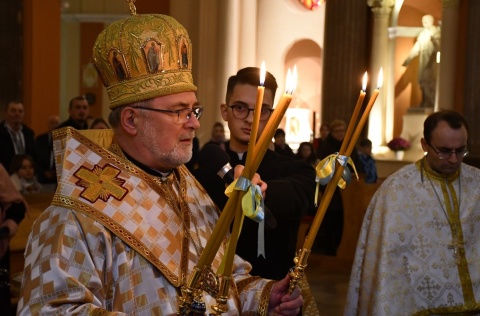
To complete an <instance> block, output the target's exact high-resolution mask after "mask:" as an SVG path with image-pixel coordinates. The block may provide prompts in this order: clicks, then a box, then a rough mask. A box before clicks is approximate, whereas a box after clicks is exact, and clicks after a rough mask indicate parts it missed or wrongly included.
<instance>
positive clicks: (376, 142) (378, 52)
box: [367, 0, 395, 147]
mask: <svg viewBox="0 0 480 316" xmlns="http://www.w3.org/2000/svg"><path fill="white" fill-rule="evenodd" d="M367 4H368V6H370V7H371V8H372V9H371V10H372V12H373V34H372V55H371V59H370V71H369V72H368V74H369V89H370V92H372V91H373V90H374V89H375V88H376V86H377V79H378V73H379V70H380V68H382V67H383V69H384V71H385V69H386V66H387V64H388V41H389V40H388V26H389V19H390V13H391V12H392V8H393V6H394V4H395V0H367ZM386 80H388V75H387V76H385V73H384V83H383V86H385V87H388V82H387V81H386ZM385 90H386V89H385ZM385 90H380V94H379V96H378V98H377V101H376V103H375V105H374V106H373V108H372V111H371V112H370V117H369V122H368V138H369V139H370V140H371V141H372V143H373V147H378V146H380V145H382V144H384V143H385V125H386V124H385V123H386V113H387V111H386V103H387V102H386V101H387V93H385Z"/></svg>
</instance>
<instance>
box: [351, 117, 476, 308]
mask: <svg viewBox="0 0 480 316" xmlns="http://www.w3.org/2000/svg"><path fill="white" fill-rule="evenodd" d="M423 135H424V137H423V138H422V140H421V144H422V148H423V150H424V151H425V153H426V155H425V156H424V157H423V158H422V159H420V160H419V161H417V162H415V163H413V164H410V165H408V166H405V167H404V168H402V169H400V170H399V171H397V172H396V173H394V174H393V175H391V176H390V177H388V178H387V179H386V180H385V182H384V183H383V184H382V186H381V187H380V188H379V189H378V190H377V192H376V194H375V196H374V197H373V199H372V201H371V203H370V205H369V207H368V209H367V213H366V214H365V217H364V222H363V227H362V231H361V233H360V237H359V242H358V246H357V252H356V255H355V261H354V265H353V268H352V275H351V278H350V287H349V292H348V298H347V306H346V309H345V315H444V314H449V315H452V314H457V313H458V314H462V315H467V314H468V315H478V314H479V312H480V305H479V303H478V301H479V295H480V274H479V271H480V243H479V242H478V236H479V234H480V188H479V186H478V182H479V179H480V170H478V169H477V168H474V167H472V166H469V165H466V164H464V163H462V160H463V158H464V157H465V155H467V153H468V125H467V122H466V121H465V119H464V118H463V117H462V116H461V115H460V114H458V113H456V112H454V111H440V112H436V113H432V114H430V115H429V116H428V117H427V119H426V120H425V122H424V131H423Z"/></svg>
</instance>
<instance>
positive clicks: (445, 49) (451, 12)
mask: <svg viewBox="0 0 480 316" xmlns="http://www.w3.org/2000/svg"><path fill="white" fill-rule="evenodd" d="M459 4H460V0H442V33H441V36H442V37H441V43H440V52H441V57H440V73H439V76H440V79H439V89H438V90H437V93H438V108H439V109H453V108H454V106H453V102H454V94H455V91H454V90H455V77H456V76H455V74H456V71H455V65H456V60H457V47H458V45H457V42H458V39H457V32H458V15H459V13H458V9H459Z"/></svg>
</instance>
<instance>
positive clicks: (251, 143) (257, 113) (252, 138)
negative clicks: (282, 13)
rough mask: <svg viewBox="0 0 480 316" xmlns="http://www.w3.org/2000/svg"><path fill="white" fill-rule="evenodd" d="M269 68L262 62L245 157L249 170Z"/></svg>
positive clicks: (249, 176)
mask: <svg viewBox="0 0 480 316" xmlns="http://www.w3.org/2000/svg"><path fill="white" fill-rule="evenodd" d="M266 73H267V70H266V67H265V62H264V61H263V62H262V65H261V67H260V85H259V86H258V88H257V100H256V102H255V110H254V111H253V122H252V128H251V130H250V141H249V143H248V150H247V157H246V159H245V166H248V167H249V171H251V168H250V167H251V166H252V162H253V159H254V153H255V144H256V141H257V134H258V125H259V124H260V113H261V111H262V105H263V95H264V93H265V87H264V84H265V76H266ZM252 176H253V174H249V175H248V178H249V179H250V178H251V177H252Z"/></svg>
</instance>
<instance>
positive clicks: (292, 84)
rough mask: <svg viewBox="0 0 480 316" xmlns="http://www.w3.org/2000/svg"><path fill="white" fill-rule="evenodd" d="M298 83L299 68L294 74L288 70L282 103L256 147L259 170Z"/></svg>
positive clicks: (273, 114)
mask: <svg viewBox="0 0 480 316" xmlns="http://www.w3.org/2000/svg"><path fill="white" fill-rule="evenodd" d="M297 81H298V77H297V66H295V67H294V68H293V73H292V72H291V71H290V69H288V72H287V84H286V89H285V92H284V93H283V94H282V97H281V98H280V101H278V104H277V106H276V107H275V110H274V111H273V113H272V115H271V117H270V119H269V120H268V122H267V124H266V125H265V128H264V130H263V133H262V134H261V135H260V138H259V140H258V142H257V145H256V146H255V157H254V166H255V168H256V169H258V166H259V165H260V163H261V160H262V159H261V158H259V157H263V155H265V152H266V151H267V149H268V145H269V144H270V142H271V140H272V137H273V135H274V134H275V131H276V130H277V128H278V126H279V125H280V122H281V120H282V118H283V116H284V115H285V112H286V111H287V109H288V106H289V104H290V102H291V101H292V95H293V92H294V91H295V88H296V85H297ZM256 169H255V170H256Z"/></svg>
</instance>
